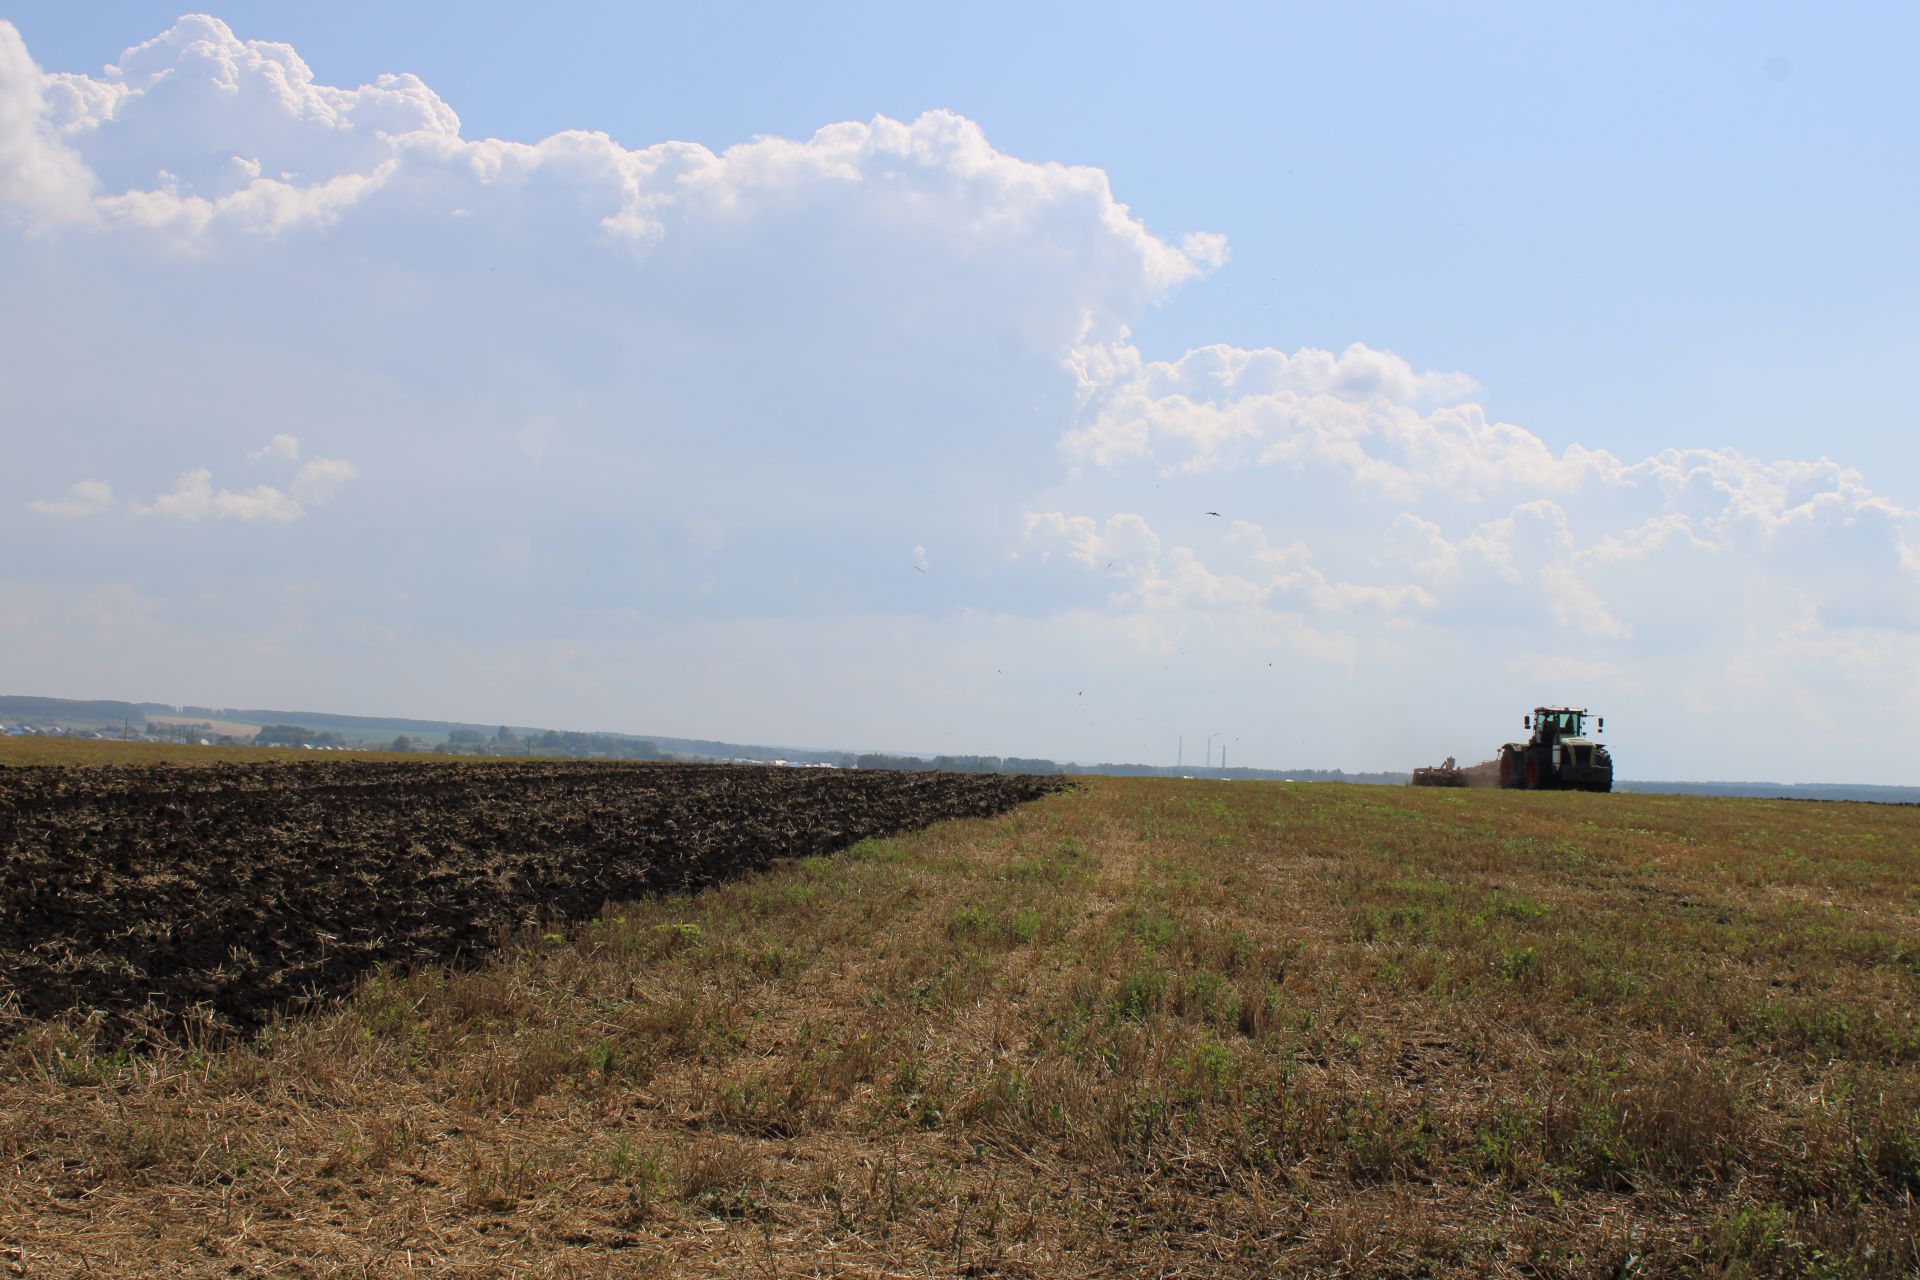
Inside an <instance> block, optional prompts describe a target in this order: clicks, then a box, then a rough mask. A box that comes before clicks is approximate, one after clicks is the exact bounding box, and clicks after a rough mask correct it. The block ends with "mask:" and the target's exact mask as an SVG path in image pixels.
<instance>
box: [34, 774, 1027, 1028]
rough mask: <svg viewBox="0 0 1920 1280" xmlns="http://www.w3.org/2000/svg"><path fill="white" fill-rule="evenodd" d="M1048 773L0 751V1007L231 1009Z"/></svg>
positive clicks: (348, 980) (848, 837)
mask: <svg viewBox="0 0 1920 1280" xmlns="http://www.w3.org/2000/svg"><path fill="white" fill-rule="evenodd" d="M1059 785H1060V783H1059V781H1058V780H1057V779H1049V778H1034V777H1003V776H998V775H990V774H987V775H981V774H934V773H884V772H871V771H869V772H858V773H855V772H837V771H830V770H798V769H769V768H752V767H729V766H664V765H653V766H632V765H624V764H574V763H565V764H562V763H528V764H485V765H451V764H441V765H427V764H361V763H311V764H308V763H302V764H297V765H223V766H215V767H211V768H102V769H88V770H73V769H61V768H24V769H11V770H4V771H0V1031H4V1030H5V1029H6V1024H7V1023H8V1022H10V1021H14V1020H16V1019H18V1018H19V1017H22V1016H24V1017H25V1018H40V1017H46V1016H50V1015H57V1014H60V1013H63V1012H66V1011H68V1010H73V1009H89V1008H91V1009H99V1010H103V1011H105V1012H106V1013H107V1014H108V1015H109V1017H110V1019H111V1021H112V1022H113V1024H114V1025H115V1026H117V1027H121V1028H125V1027H127V1026H130V1025H132V1022H133V1015H135V1014H137V1013H139V1012H140V1011H142V1010H146V1009H148V1008H149V1007H151V1008H152V1009H154V1010H157V1011H158V1012H159V1014H160V1015H161V1018H162V1020H163V1021H165V1020H167V1019H170V1018H177V1017H179V1016H180V1015H182V1014H184V1013H186V1012H187V1011H188V1010H190V1009H192V1008H193V1007H194V1006H196V1005H204V1006H206V1007H208V1008H210V1009H211V1010H212V1011H213V1014H214V1015H215V1017H216V1018H217V1019H218V1020H219V1022H221V1023H222V1024H224V1025H226V1026H229V1027H231V1028H234V1029H237V1030H241V1031H247V1030H251V1029H255V1028H257V1027H259V1026H260V1025H261V1024H263V1023H264V1022H265V1021H266V1020H267V1019H269V1018H270V1017H271V1016H272V1014H273V1012H274V1011H275V1010H276V1009H280V1008H285V1007H288V1006H290V1005H293V1004H295V1003H298V1002H300V1001H303V1000H307V999H310V998H312V997H315V996H320V995H328V994H333V993H337V992H340V991H342V990H345V989H347V988H348V987H350V986H351V985H352V984H353V983H354V981H355V979H357V978H358V977H359V976H360V975H361V974H363V973H365V972H366V971H367V970H369V969H370V968H372V967H374V966H375V965H379V964H396V963H411V962H415V961H424V960H443V959H448V958H452V957H457V956H464V955H475V954H478V953H480V952H482V951H484V950H486V949H487V948H488V947H489V946H490V945H491V944H493V943H494V942H496V941H497V940H498V939H500V938H501V937H502V936H503V935H504V934H505V933H507V932H508V931H510V930H512V929H514V928H516V927H518V926H520V925H523V924H525V923H527V922H529V921H535V920H547V919H556V920H557V919H567V918H572V917H577V916H581V915H585V914H590V913H592V912H594V911H596V910H598V909H599V908H600V907H601V905H602V904H604V903H606V902H609V901H618V900H622V899H627V898H633V897H638V896H640V895H643V894H646V893H649V892H653V891H658V890H663V889H680V888H688V887H692V886H696V885H700V884H704V883H709V882H712V881H716V880H720V879H723V878H726V877H729V876H732V875H736V874H738V873H740V872H742V871H746V870H750V869H754V868H758V867H762V866H764V865H766V864H767V863H769V862H772V861H773V860H775V859H779V858H792V857H804V856H806V855H809V854H818V853H827V852H831V851H833V850H836V849H839V848H843V847H845V846H846V845H849V844H851V843H853V842H855V841H857V840H860V839H863V838H865V837H868V836H875V835H882V834H888V833H893V832H899V831H906V830H913V829H916V828H919V827H924V826H927V825H928V824H930V823H933V822H938V821H941V820H943V819H947V818H957V817H980V816H986V815H990V814H995V813H1000V812H1003V811H1005V810H1007V809H1010V808H1012V807H1013V806H1015V805H1017V804H1020V803H1022V802H1023V801H1026V800H1030V799H1034V798H1036V797H1038V796H1040V795H1043V794H1045V793H1047V792H1049V791H1053V790H1056V789H1057V788H1058V787H1059Z"/></svg>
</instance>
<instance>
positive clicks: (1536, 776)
mask: <svg viewBox="0 0 1920 1280" xmlns="http://www.w3.org/2000/svg"><path fill="white" fill-rule="evenodd" d="M1539 789H1540V757H1539V756H1535V755H1530V756H1528V757H1527V790H1529V791H1538V790H1539Z"/></svg>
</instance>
